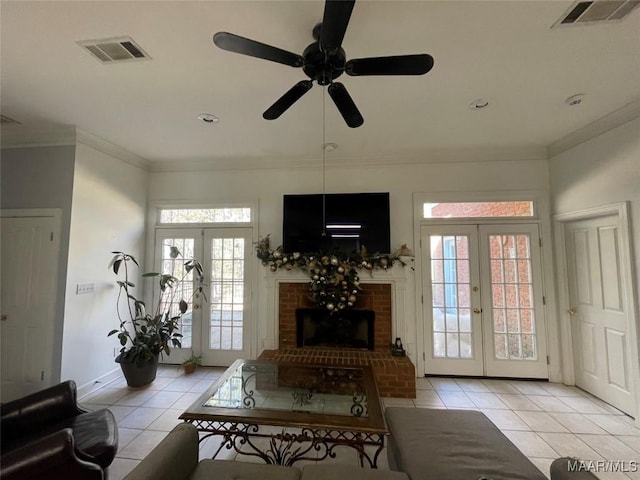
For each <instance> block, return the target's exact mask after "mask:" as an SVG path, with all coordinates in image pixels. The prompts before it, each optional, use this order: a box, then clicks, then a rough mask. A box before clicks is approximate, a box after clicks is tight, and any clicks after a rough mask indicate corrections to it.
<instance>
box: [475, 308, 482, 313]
mask: <svg viewBox="0 0 640 480" xmlns="http://www.w3.org/2000/svg"><path fill="white" fill-rule="evenodd" d="M481 312H482V310H481V309H479V308H474V309H473V313H481Z"/></svg>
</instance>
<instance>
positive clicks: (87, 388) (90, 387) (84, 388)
mask: <svg viewBox="0 0 640 480" xmlns="http://www.w3.org/2000/svg"><path fill="white" fill-rule="evenodd" d="M121 376H122V370H120V367H116V368H114V369H113V370H111V371H110V372H107V373H105V374H104V375H102V376H100V377H98V378H96V379H95V380H92V381H90V382H87V383H85V384H84V385H81V386H80V387H78V400H82V397H85V396H87V395H89V394H90V393H93V392H95V391H96V390H100V389H101V388H102V387H104V386H105V385H106V384H108V383H110V382H112V381H114V380H116V379H118V378H120V377H121Z"/></svg>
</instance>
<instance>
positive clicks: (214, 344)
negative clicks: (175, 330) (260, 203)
mask: <svg viewBox="0 0 640 480" xmlns="http://www.w3.org/2000/svg"><path fill="white" fill-rule="evenodd" d="M172 246H175V247H177V248H178V249H179V250H180V252H181V253H182V255H183V256H184V258H185V259H187V260H188V259H190V258H195V259H197V260H199V261H200V262H201V263H202V266H203V269H204V289H203V292H204V295H201V294H198V293H197V292H196V293H195V295H194V291H195V289H196V288H197V284H196V281H197V279H195V278H194V276H193V272H191V273H189V274H188V275H186V276H185V277H184V279H183V280H182V281H181V282H180V285H179V286H178V293H179V295H180V296H181V298H184V299H185V300H188V299H190V298H192V297H193V301H192V302H189V310H188V311H187V312H186V313H185V314H184V315H182V322H181V330H182V335H183V338H182V349H180V350H177V349H174V350H172V353H171V356H170V357H168V358H165V359H164V361H165V362H168V363H176V362H182V361H183V360H184V359H185V358H187V357H189V356H190V355H191V352H192V351H193V353H194V354H196V355H202V362H203V365H210V366H213V365H218V366H226V365H230V364H231V363H233V361H234V360H237V359H238V358H250V357H251V351H250V350H251V348H250V335H251V332H250V328H251V320H250V319H251V310H250V307H251V282H250V280H249V279H250V275H249V273H248V272H249V258H250V254H251V229H250V228H204V229H203V228H180V229H161V230H160V229H159V230H157V231H156V249H155V252H156V253H155V255H156V266H157V268H158V269H160V271H161V272H163V273H170V272H172V271H174V272H177V273H179V268H180V267H181V265H182V264H183V263H184V260H183V259H178V260H173V259H172V258H171V256H170V250H171V247H172ZM176 268H177V269H178V270H177V271H176V270H175V269H176ZM175 276H176V277H178V278H181V277H182V275H180V274H175ZM173 308H174V309H175V310H176V311H175V312H174V313H177V308H178V306H177V305H175V307H173ZM174 355H175V357H174Z"/></svg>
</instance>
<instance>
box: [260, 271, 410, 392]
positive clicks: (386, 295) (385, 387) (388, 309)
mask: <svg viewBox="0 0 640 480" xmlns="http://www.w3.org/2000/svg"><path fill="white" fill-rule="evenodd" d="M360 287H361V289H362V291H361V292H360V293H359V294H358V302H357V304H356V305H357V309H361V310H372V311H373V312H374V313H375V320H374V335H373V336H374V341H373V350H366V349H357V348H337V347H326V346H322V347H319V346H312V347H308V346H305V347H300V348H299V347H298V346H297V341H296V333H297V332H296V328H297V327H296V310H297V309H299V308H313V307H314V306H315V305H314V304H313V303H312V302H311V301H310V300H309V284H308V283H307V282H304V283H301V282H281V283H280V284H279V289H278V296H277V302H278V304H277V309H278V340H279V341H278V350H265V351H263V353H262V354H261V355H260V358H263V359H274V360H279V361H286V362H295V363H328V364H332V365H345V366H360V365H371V366H372V367H373V371H374V374H375V377H376V382H377V385H378V389H379V391H380V395H381V396H383V397H402V398H415V367H414V366H413V364H412V363H411V360H410V359H409V358H408V357H394V356H392V355H391V348H390V346H391V343H392V340H393V339H392V331H393V329H392V300H393V298H392V297H393V295H392V288H391V285H390V284H384V283H383V284H361V285H360Z"/></svg>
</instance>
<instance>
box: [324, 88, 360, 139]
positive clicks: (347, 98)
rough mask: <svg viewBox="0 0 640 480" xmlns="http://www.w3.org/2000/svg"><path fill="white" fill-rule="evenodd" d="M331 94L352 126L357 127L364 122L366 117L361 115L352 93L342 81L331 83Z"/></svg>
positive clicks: (348, 123) (346, 120) (343, 116)
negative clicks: (350, 93)
mask: <svg viewBox="0 0 640 480" xmlns="http://www.w3.org/2000/svg"><path fill="white" fill-rule="evenodd" d="M328 90H329V95H331V98H332V99H333V103H335V104H336V107H338V110H339V111H340V113H341V114H342V118H344V121H345V122H347V125H349V126H350V127H351V128H357V127H359V126H360V125H362V124H363V123H364V118H362V115H360V112H359V111H358V107H356V104H355V103H353V100H352V99H351V95H349V92H347V89H346V88H345V87H344V85H343V84H341V83H332V84H331V85H329V89H328Z"/></svg>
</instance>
